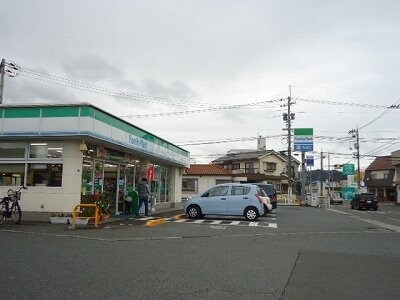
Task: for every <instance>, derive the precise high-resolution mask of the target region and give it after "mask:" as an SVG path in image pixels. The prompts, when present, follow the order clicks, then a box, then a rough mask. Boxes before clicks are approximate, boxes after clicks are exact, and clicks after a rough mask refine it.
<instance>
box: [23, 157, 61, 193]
mask: <svg viewBox="0 0 400 300" xmlns="http://www.w3.org/2000/svg"><path fill="white" fill-rule="evenodd" d="M62 169H63V165H62V164H48V163H34V164H32V163H29V164H28V176H27V185H28V186H54V187H56V186H62Z"/></svg>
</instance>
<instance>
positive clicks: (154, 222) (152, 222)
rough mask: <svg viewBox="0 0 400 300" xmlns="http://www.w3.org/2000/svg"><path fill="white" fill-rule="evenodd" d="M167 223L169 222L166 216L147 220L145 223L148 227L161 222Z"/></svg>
mask: <svg viewBox="0 0 400 300" xmlns="http://www.w3.org/2000/svg"><path fill="white" fill-rule="evenodd" d="M165 223H167V219H165V218H160V219H156V220H150V221H147V222H146V224H145V225H144V226H147V227H154V226H157V225H161V224H165Z"/></svg>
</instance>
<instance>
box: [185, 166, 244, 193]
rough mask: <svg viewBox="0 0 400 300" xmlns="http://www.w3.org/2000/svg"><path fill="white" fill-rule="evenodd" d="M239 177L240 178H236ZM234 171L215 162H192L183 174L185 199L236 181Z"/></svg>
mask: <svg viewBox="0 0 400 300" xmlns="http://www.w3.org/2000/svg"><path fill="white" fill-rule="evenodd" d="M235 179H239V180H240V178H235ZM234 181H235V180H234V177H233V175H232V172H231V171H229V170H226V169H224V168H223V167H221V166H217V165H213V164H192V165H190V168H187V169H185V172H184V174H183V175H182V198H183V200H185V199H187V198H189V197H190V196H193V195H195V194H198V193H201V192H203V191H205V190H207V189H208V188H209V187H211V186H213V185H216V184H220V183H227V182H234Z"/></svg>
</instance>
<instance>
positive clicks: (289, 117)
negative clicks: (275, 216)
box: [282, 85, 295, 201]
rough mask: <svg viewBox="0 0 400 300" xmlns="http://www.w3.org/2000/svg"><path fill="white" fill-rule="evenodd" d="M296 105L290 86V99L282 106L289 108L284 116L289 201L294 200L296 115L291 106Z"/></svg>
mask: <svg viewBox="0 0 400 300" xmlns="http://www.w3.org/2000/svg"><path fill="white" fill-rule="evenodd" d="M292 104H294V103H293V102H292V90H291V86H290V85H289V97H288V98H287V104H286V105H282V106H287V113H284V114H283V121H285V122H286V128H284V129H283V130H287V142H288V150H287V152H288V159H287V165H286V170H287V171H286V174H287V177H288V179H287V180H288V198H289V201H291V200H292V120H294V118H295V114H294V113H292V112H291V111H290V106H291V105H292Z"/></svg>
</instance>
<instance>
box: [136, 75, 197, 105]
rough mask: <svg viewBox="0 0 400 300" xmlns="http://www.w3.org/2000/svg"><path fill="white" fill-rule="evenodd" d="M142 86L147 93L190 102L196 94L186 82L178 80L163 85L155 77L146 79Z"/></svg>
mask: <svg viewBox="0 0 400 300" xmlns="http://www.w3.org/2000/svg"><path fill="white" fill-rule="evenodd" d="M143 87H144V90H145V92H146V93H147V94H149V95H153V96H156V97H163V98H171V99H172V100H188V102H190V101H191V100H193V99H194V98H195V97H196V96H197V95H196V92H195V91H194V90H193V89H191V88H190V86H189V85H188V84H186V83H185V82H183V81H179V80H176V81H173V82H172V83H171V84H170V85H165V84H162V83H161V82H159V81H157V80H155V79H146V80H145V82H144V84H143ZM188 104H189V103H188Z"/></svg>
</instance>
